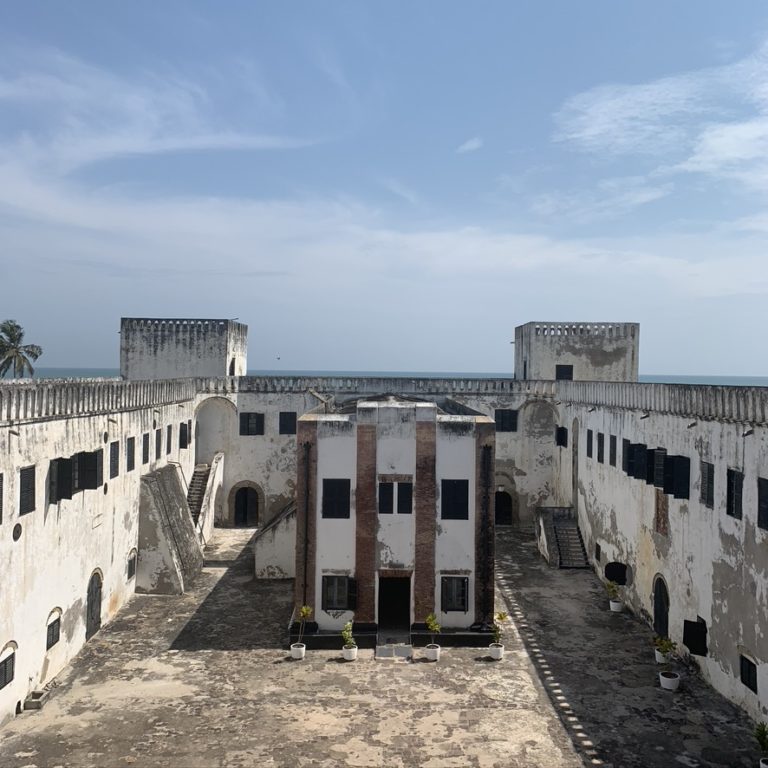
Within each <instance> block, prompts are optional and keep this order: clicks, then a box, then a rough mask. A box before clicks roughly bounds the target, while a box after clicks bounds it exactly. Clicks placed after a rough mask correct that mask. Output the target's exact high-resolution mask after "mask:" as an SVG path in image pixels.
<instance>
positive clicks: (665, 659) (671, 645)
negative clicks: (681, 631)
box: [653, 635, 677, 664]
mask: <svg viewBox="0 0 768 768" xmlns="http://www.w3.org/2000/svg"><path fill="white" fill-rule="evenodd" d="M653 645H654V651H655V654H656V663H657V664H668V663H669V657H670V656H671V655H672V654H673V653H674V652H675V650H676V649H677V643H676V642H674V641H673V640H670V639H669V638H668V637H662V636H661V635H656V636H655V637H654V638H653Z"/></svg>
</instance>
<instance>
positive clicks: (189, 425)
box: [187, 419, 192, 445]
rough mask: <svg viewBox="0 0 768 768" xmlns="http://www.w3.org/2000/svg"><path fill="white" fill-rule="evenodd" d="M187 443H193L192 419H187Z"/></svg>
mask: <svg viewBox="0 0 768 768" xmlns="http://www.w3.org/2000/svg"><path fill="white" fill-rule="evenodd" d="M187 443H188V444H189V445H192V419H188V420H187Z"/></svg>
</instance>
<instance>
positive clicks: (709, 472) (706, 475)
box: [699, 461, 715, 509]
mask: <svg viewBox="0 0 768 768" xmlns="http://www.w3.org/2000/svg"><path fill="white" fill-rule="evenodd" d="M700 470H701V488H700V489H699V501H700V502H701V503H702V504H703V505H704V506H705V507H709V508H710V509H714V507H715V465H714V464H711V463H710V462H708V461H702V462H700Z"/></svg>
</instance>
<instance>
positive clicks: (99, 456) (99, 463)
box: [96, 448, 104, 488]
mask: <svg viewBox="0 0 768 768" xmlns="http://www.w3.org/2000/svg"><path fill="white" fill-rule="evenodd" d="M102 485H104V449H103V448H99V450H98V451H96V487H97V488H101V486H102Z"/></svg>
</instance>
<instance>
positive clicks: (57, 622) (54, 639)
mask: <svg viewBox="0 0 768 768" xmlns="http://www.w3.org/2000/svg"><path fill="white" fill-rule="evenodd" d="M60 635H61V619H60V618H56V619H54V620H53V621H52V622H51V623H50V624H49V625H48V630H47V632H46V638H45V649H46V650H48V649H49V648H53V646H54V645H56V643H58V642H59V637H60Z"/></svg>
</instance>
